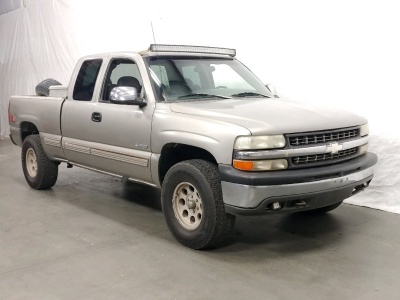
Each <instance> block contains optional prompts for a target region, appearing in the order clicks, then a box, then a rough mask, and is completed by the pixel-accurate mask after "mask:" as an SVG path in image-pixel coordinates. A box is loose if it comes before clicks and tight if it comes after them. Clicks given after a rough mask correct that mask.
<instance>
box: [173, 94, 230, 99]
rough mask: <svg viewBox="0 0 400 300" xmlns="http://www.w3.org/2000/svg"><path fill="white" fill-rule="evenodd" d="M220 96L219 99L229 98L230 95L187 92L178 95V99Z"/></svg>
mask: <svg viewBox="0 0 400 300" xmlns="http://www.w3.org/2000/svg"><path fill="white" fill-rule="evenodd" d="M192 97H194V98H221V99H231V97H228V96H222V95H212V94H204V93H193V94H187V95H183V96H179V97H178V99H186V98H192Z"/></svg>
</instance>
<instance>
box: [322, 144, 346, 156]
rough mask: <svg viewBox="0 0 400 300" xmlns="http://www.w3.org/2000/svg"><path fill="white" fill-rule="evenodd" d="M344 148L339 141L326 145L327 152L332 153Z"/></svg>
mask: <svg viewBox="0 0 400 300" xmlns="http://www.w3.org/2000/svg"><path fill="white" fill-rule="evenodd" d="M342 149H343V145H341V144H339V143H332V144H329V145H328V146H326V152H327V153H332V154H337V153H338V152H339V151H340V150H342Z"/></svg>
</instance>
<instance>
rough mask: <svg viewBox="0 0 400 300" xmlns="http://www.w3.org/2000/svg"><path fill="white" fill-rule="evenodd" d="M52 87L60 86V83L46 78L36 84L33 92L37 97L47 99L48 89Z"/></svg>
mask: <svg viewBox="0 0 400 300" xmlns="http://www.w3.org/2000/svg"><path fill="white" fill-rule="evenodd" d="M54 85H61V83H60V82H58V81H57V80H55V79H53V78H48V79H45V80H43V81H42V82H40V83H38V84H37V85H36V88H35V92H36V95H37V96H44V97H48V96H49V94H50V87H51V86H54Z"/></svg>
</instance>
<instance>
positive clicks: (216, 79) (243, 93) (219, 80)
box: [147, 56, 273, 101]
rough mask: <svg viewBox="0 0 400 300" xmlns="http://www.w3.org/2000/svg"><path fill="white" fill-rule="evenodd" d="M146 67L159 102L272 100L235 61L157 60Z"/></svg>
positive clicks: (174, 57)
mask: <svg viewBox="0 0 400 300" xmlns="http://www.w3.org/2000/svg"><path fill="white" fill-rule="evenodd" d="M147 64H148V67H149V72H150V78H151V80H152V84H153V87H154V89H155V92H156V95H157V97H158V98H159V100H161V101H163V100H165V101H179V100H200V99H210V98H215V99H227V98H248V97H267V98H270V97H273V95H272V94H271V92H270V91H269V90H268V89H267V88H266V87H265V86H264V85H263V83H262V82H261V81H260V80H259V79H258V78H257V77H256V76H255V75H254V74H253V73H251V72H250V70H249V69H247V68H246V67H245V66H244V65H243V64H241V63H240V62H239V61H238V60H236V59H231V58H226V59H225V58H205V57H181V56H179V57H178V56H171V57H166V56H159V57H149V58H147Z"/></svg>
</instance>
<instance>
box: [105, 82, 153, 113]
mask: <svg viewBox="0 0 400 300" xmlns="http://www.w3.org/2000/svg"><path fill="white" fill-rule="evenodd" d="M110 102H111V103H115V104H126V105H139V107H140V108H141V107H144V106H146V105H147V103H146V102H145V101H144V100H143V99H141V98H138V93H137V89H136V88H134V87H130V86H119V87H115V88H113V89H112V90H111V93H110Z"/></svg>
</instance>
